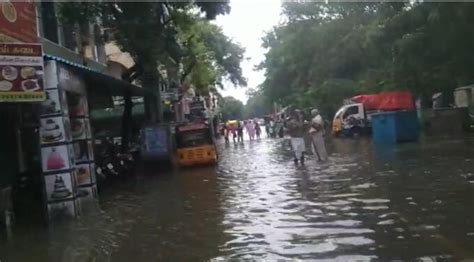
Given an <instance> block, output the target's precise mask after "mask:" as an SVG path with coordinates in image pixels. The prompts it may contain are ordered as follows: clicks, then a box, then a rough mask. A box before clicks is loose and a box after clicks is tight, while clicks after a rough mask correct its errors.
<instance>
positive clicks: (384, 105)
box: [351, 91, 415, 110]
mask: <svg viewBox="0 0 474 262" xmlns="http://www.w3.org/2000/svg"><path fill="white" fill-rule="evenodd" d="M351 100H352V101H354V102H355V103H362V104H363V105H364V107H365V108H366V109H369V110H371V109H372V110H403V109H414V108H415V103H414V100H413V95H412V94H411V92H408V91H397V92H385V93H380V94H376V95H359V96H354V97H353V98H351Z"/></svg>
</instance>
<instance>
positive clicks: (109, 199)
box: [0, 137, 474, 261]
mask: <svg viewBox="0 0 474 262" xmlns="http://www.w3.org/2000/svg"><path fill="white" fill-rule="evenodd" d="M328 144H329V145H328V150H329V152H330V153H331V156H330V161H329V162H328V163H317V162H316V161H314V160H313V159H312V158H311V157H312V156H308V158H309V159H308V160H307V161H306V164H305V166H295V165H294V164H293V162H292V161H291V155H290V152H289V146H288V143H286V142H285V141H284V140H276V139H274V140H272V139H263V140H261V141H254V142H249V141H246V142H245V143H244V144H243V145H241V144H238V145H234V144H231V145H228V146H225V145H223V144H220V145H219V151H220V154H221V159H220V162H219V165H218V166H216V167H205V168H195V169H186V170H179V171H174V172H169V173H167V174H162V173H161V174H156V175H153V176H139V177H138V178H136V179H133V180H129V181H124V182H123V183H118V184H116V185H114V186H113V187H112V188H110V189H109V190H106V191H105V192H103V194H102V195H101V196H100V201H99V202H98V203H94V204H91V205H90V206H87V207H85V212H84V213H85V214H84V215H83V216H82V217H81V218H80V219H78V220H76V221H71V222H67V223H61V224H59V225H53V226H50V227H48V228H45V227H41V226H25V225H22V226H16V227H14V228H13V231H12V234H11V235H10V236H9V237H6V236H3V237H2V238H1V242H0V260H1V261H209V260H215V261H220V260H229V259H239V260H240V259H251V260H278V259H283V260H287V259H308V260H323V261H324V260H328V261H334V260H336V261H337V260H339V261H370V260H375V261H387V260H415V261H416V260H419V261H452V260H459V259H474V211H473V208H474V139H473V138H472V137H471V138H423V139H422V140H421V141H420V142H417V143H407V144H401V145H397V146H374V145H373V144H372V143H371V141H370V140H368V139H348V140H342V139H337V140H332V141H330V142H329V143H328Z"/></svg>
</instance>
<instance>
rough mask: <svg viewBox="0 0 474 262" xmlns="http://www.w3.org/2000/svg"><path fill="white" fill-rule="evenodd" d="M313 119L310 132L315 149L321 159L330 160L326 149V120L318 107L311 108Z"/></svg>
mask: <svg viewBox="0 0 474 262" xmlns="http://www.w3.org/2000/svg"><path fill="white" fill-rule="evenodd" d="M311 115H312V116H313V119H312V120H311V129H310V130H309V134H310V135H311V144H312V146H313V149H314V153H315V155H316V157H317V158H318V160H319V161H326V160H328V153H327V151H326V145H325V144H324V133H325V130H324V121H323V118H322V117H321V115H320V114H319V110H318V109H313V110H311Z"/></svg>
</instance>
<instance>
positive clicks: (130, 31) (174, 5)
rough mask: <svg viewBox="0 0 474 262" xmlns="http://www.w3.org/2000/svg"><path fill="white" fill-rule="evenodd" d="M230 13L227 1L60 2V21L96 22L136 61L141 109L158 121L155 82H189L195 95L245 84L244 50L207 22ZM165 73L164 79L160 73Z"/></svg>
mask: <svg viewBox="0 0 474 262" xmlns="http://www.w3.org/2000/svg"><path fill="white" fill-rule="evenodd" d="M229 12H230V6H229V4H228V1H219V2H212V3H211V2H196V1H179V2H140V3H136V2H95V3H94V2H64V3H61V8H60V13H61V14H62V17H63V19H64V22H70V23H84V22H86V21H93V22H99V23H100V26H101V27H102V28H103V29H104V30H105V32H106V35H108V36H109V37H108V38H107V39H106V41H113V42H115V43H116V44H117V45H118V46H119V47H120V48H121V49H122V50H123V51H124V52H129V53H130V54H131V56H132V57H133V59H134V60H135V63H136V65H137V66H136V67H134V68H132V69H133V70H134V71H135V72H128V73H129V74H137V75H138V76H139V80H141V82H142V85H143V87H144V88H145V89H148V91H149V93H152V94H155V96H156V97H153V96H151V97H150V96H146V97H145V104H146V108H147V112H149V113H151V115H149V117H148V118H149V119H150V121H152V122H154V121H156V120H157V119H158V120H161V119H162V112H160V111H161V110H158V112H154V111H155V110H154V108H158V109H160V106H161V104H160V103H157V101H159V100H160V89H159V88H158V86H159V83H160V82H161V83H163V81H168V80H170V81H174V82H177V84H178V85H179V84H181V82H183V81H185V80H186V81H189V83H190V84H192V85H194V86H195V87H196V88H197V89H198V90H202V91H203V92H208V91H209V87H210V86H214V85H216V84H218V83H219V82H220V81H222V80H223V79H225V78H227V79H229V80H230V81H231V82H232V83H234V84H236V85H237V84H238V85H246V80H245V79H244V78H243V76H242V70H241V68H240V61H241V60H242V59H243V53H244V50H243V48H241V47H240V46H239V45H238V44H236V43H234V42H232V41H231V40H230V39H229V38H228V37H226V36H225V35H224V34H223V32H222V30H221V29H220V28H219V27H218V26H216V25H214V24H211V23H210V22H209V19H214V18H215V17H216V16H217V15H219V14H227V13H229ZM163 67H164V68H165V69H166V71H168V73H167V77H168V78H169V79H163V75H162V74H160V73H159V71H158V68H163Z"/></svg>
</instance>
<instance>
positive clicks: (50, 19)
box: [41, 2, 58, 43]
mask: <svg viewBox="0 0 474 262" xmlns="http://www.w3.org/2000/svg"><path fill="white" fill-rule="evenodd" d="M41 19H42V22H43V36H44V38H46V39H48V40H50V41H52V42H55V43H58V20H57V18H56V11H55V8H54V2H41Z"/></svg>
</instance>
